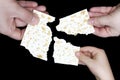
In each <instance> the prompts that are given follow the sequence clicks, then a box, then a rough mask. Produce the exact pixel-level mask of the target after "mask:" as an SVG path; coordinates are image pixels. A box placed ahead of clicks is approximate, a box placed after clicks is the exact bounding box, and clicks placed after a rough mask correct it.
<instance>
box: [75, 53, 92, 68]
mask: <svg viewBox="0 0 120 80" xmlns="http://www.w3.org/2000/svg"><path fill="white" fill-rule="evenodd" d="M76 56H77V58H78V59H79V61H80V64H81V62H82V64H83V65H87V66H89V65H91V64H93V60H92V59H91V58H90V57H88V56H85V55H84V54H83V53H81V52H79V53H76Z"/></svg>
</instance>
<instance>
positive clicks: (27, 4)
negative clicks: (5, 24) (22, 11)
mask: <svg viewBox="0 0 120 80" xmlns="http://www.w3.org/2000/svg"><path fill="white" fill-rule="evenodd" d="M18 4H19V5H20V6H22V7H37V6H38V4H37V3H36V2H34V1H18Z"/></svg>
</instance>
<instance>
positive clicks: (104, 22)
mask: <svg viewBox="0 0 120 80" xmlns="http://www.w3.org/2000/svg"><path fill="white" fill-rule="evenodd" d="M110 22H111V19H110V15H105V16H99V17H95V18H91V19H89V20H88V23H89V24H91V25H93V26H96V27H105V26H109V25H110Z"/></svg>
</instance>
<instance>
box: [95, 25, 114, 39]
mask: <svg viewBox="0 0 120 80" xmlns="http://www.w3.org/2000/svg"><path fill="white" fill-rule="evenodd" d="M94 29H95V32H94V33H93V34H94V35H96V36H99V37H109V36H113V33H111V31H110V29H109V27H106V28H105V27H103V28H98V27H95V28H94Z"/></svg>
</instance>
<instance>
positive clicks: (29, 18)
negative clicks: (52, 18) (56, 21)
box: [16, 7, 39, 25]
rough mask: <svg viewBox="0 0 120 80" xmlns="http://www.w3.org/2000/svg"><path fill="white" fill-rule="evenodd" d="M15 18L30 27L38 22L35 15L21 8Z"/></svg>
mask: <svg viewBox="0 0 120 80" xmlns="http://www.w3.org/2000/svg"><path fill="white" fill-rule="evenodd" d="M16 17H17V18H19V19H21V20H22V21H24V22H25V23H27V24H31V25H35V24H37V23H38V21H39V18H38V16H37V15H36V14H34V13H33V12H31V11H29V10H26V9H24V8H22V7H20V8H19V12H17V15H16Z"/></svg>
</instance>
